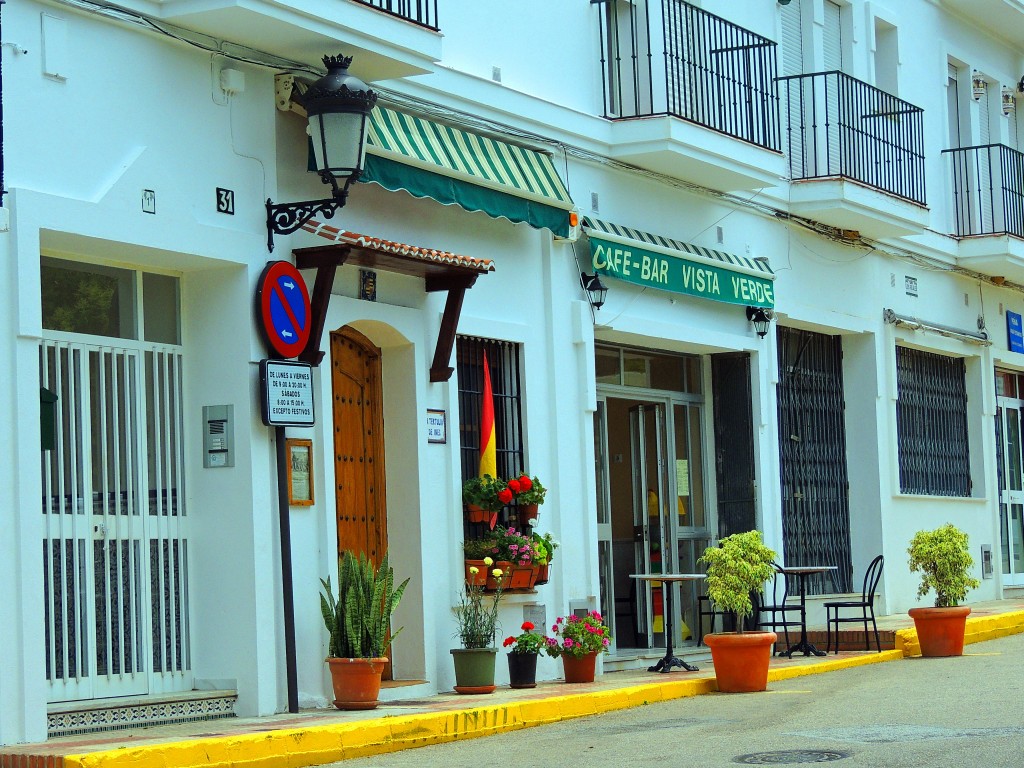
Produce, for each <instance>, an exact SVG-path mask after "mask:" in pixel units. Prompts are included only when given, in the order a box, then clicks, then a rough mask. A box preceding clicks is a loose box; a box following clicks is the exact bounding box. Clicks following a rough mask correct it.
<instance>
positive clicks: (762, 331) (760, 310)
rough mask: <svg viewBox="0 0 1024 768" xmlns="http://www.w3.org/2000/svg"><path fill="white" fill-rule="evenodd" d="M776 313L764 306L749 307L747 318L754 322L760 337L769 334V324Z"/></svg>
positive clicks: (755, 329)
mask: <svg viewBox="0 0 1024 768" xmlns="http://www.w3.org/2000/svg"><path fill="white" fill-rule="evenodd" d="M773 316H774V313H773V312H772V311H771V310H770V309H765V308H764V307H747V320H749V321H750V322H751V323H753V324H754V332H755V333H757V335H758V336H759V337H760V338H762V339H763V338H764V337H765V336H767V335H768V326H769V325H771V322H772V317H773Z"/></svg>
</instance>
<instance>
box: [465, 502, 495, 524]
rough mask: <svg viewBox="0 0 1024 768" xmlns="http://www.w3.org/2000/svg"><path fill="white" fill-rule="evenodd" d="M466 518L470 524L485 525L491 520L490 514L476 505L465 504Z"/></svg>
mask: <svg viewBox="0 0 1024 768" xmlns="http://www.w3.org/2000/svg"><path fill="white" fill-rule="evenodd" d="M466 517H467V518H468V519H469V522H471V523H486V522H487V521H488V520H490V519H491V513H490V512H488V511H487V510H486V509H484V508H483V507H478V506H477V505H476V504H467V505H466Z"/></svg>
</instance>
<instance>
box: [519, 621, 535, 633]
mask: <svg viewBox="0 0 1024 768" xmlns="http://www.w3.org/2000/svg"><path fill="white" fill-rule="evenodd" d="M533 628H534V627H533V622H532V621H524V622H523V624H522V626H521V627H520V629H522V630H523V631H524V632H529V631H530V630H531V629H533Z"/></svg>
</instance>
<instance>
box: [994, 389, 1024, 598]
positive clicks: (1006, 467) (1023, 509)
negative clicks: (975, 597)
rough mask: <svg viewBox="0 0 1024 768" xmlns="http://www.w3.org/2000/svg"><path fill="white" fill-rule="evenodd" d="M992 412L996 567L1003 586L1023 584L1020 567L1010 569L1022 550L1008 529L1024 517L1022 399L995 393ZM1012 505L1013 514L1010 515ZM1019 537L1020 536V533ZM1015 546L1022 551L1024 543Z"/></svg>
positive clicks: (1023, 569)
mask: <svg viewBox="0 0 1024 768" xmlns="http://www.w3.org/2000/svg"><path fill="white" fill-rule="evenodd" d="M996 414H997V417H996V418H997V419H998V428H999V439H1000V441H1001V445H1000V446H999V452H998V453H999V457H1000V459H1001V461H1002V466H1001V467H1000V472H999V537H1000V549H1001V552H1000V568H1001V570H1002V579H1003V586H1024V566H1022V567H1021V570H1020V571H1019V572H1014V570H1013V562H1014V560H1020V559H1021V558H1024V551H1020V552H1018V551H1017V549H1018V547H1017V546H1015V545H1014V536H1013V534H1012V532H1011V530H1010V526H1011V525H1013V524H1014V522H1016V525H1017V526H1018V527H1020V526H1022V525H1024V521H1022V519H1021V518H1022V516H1024V455H1022V452H1024V400H1021V399H1017V398H1012V397H1005V396H1003V395H998V396H997V397H996ZM1010 414H1014V415H1015V416H1016V425H1015V426H1012V427H1011V425H1010V424H1009V422H1010ZM1012 453H1015V454H1016V457H1014V456H1012V455H1011V454H1012ZM1014 458H1016V462H1014ZM1010 486H1016V487H1010ZM1014 508H1016V514H1015V515H1013V514H1011V510H1013V509H1014ZM1021 538H1022V539H1024V532H1022V536H1021ZM1019 548H1020V549H1021V550H1024V544H1022V545H1021V546H1020V547H1019Z"/></svg>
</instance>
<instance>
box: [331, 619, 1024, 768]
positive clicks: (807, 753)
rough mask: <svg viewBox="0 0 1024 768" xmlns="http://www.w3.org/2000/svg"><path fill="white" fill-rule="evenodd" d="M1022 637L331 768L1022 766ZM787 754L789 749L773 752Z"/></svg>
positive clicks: (352, 762) (850, 767)
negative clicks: (951, 654) (945, 655)
mask: <svg viewBox="0 0 1024 768" xmlns="http://www.w3.org/2000/svg"><path fill="white" fill-rule="evenodd" d="M1022 657H1024V635H1015V636H1012V637H1007V638H1001V639H999V640H992V641H990V642H986V643H977V644H975V645H970V646H967V648H966V653H965V655H964V656H963V657H960V658H950V659H921V658H918V659H906V660H903V661H895V662H889V663H885V664H873V665H869V666H866V667H859V668H856V669H850V670H843V671H840V672H832V673H828V674H823V675H812V676H809V677H801V678H797V679H795V680H787V681H783V682H779V683H771V684H769V690H768V691H767V692H765V693H753V694H711V695H707V696H697V697H694V698H689V699H680V700H677V701H672V702H666V703H661V704H652V705H649V706H645V707H639V708H635V709H629V710H625V711H622V712H614V713H609V714H605V715H598V716H595V717H589V718H581V719H577V720H570V721H566V722H563V723H557V724H554V725H546V726H539V727H535V728H525V729H523V730H520V731H515V732H510V733H504V734H499V735H496V736H489V737H485V738H477V739H469V740H467V741H463V742H453V743H451V744H442V745H437V746H431V747H423V748H420V749H412V750H407V751H404V752H396V753H393V754H389V755H381V756H378V757H369V758H360V759H357V760H346V761H344V762H340V763H335V764H334V765H336V766H339V768H370V767H371V766H372V767H373V768H378V767H380V768H383V767H384V766H387V768H401V767H402V766H416V768H424V766H443V767H444V768H489V767H490V766H500V768H531V767H532V766H536V767H537V768H606V767H612V768H617V767H618V766H630V767H632V766H651V768H675V767H676V766H680V767H682V766H686V768H702V767H704V766H709V767H710V766H726V765H728V766H736V765H742V764H747V765H764V764H771V765H795V764H802V763H809V762H830V763H833V764H835V765H836V766H837V768H844V767H845V766H849V768H853V767H854V766H886V767H889V766H891V767H892V768H897V767H899V766H929V768H941V767H942V766H950V767H951V768H952V767H953V766H955V767H956V768H961V766H984V767H985V768H989V767H995V766H1007V767H1008V768H1009V767H1011V766H1012V767H1013V768H1024V696H1022V689H1024V663H1022ZM773 753H788V754H773Z"/></svg>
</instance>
